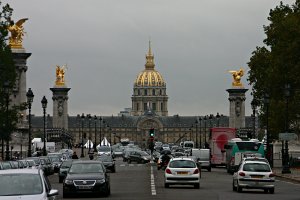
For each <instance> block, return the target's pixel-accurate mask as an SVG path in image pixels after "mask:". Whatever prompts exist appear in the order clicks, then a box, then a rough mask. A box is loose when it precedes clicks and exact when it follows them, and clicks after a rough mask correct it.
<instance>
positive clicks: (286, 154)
mask: <svg viewBox="0 0 300 200" xmlns="http://www.w3.org/2000/svg"><path fill="white" fill-rule="evenodd" d="M290 89H291V87H290V84H285V87H284V96H285V100H286V101H285V132H286V133H288V132H289V97H290V95H291V94H290ZM282 143H283V141H282ZM282 148H283V145H282ZM282 153H283V161H284V162H283V168H282V172H281V173H282V174H290V173H291V170H290V164H289V144H288V141H287V140H286V141H285V149H284V150H282Z"/></svg>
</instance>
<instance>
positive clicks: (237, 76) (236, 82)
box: [228, 68, 244, 87]
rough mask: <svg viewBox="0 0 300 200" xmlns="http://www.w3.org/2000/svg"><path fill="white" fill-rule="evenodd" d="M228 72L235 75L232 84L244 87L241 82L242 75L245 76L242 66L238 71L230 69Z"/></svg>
mask: <svg viewBox="0 0 300 200" xmlns="http://www.w3.org/2000/svg"><path fill="white" fill-rule="evenodd" d="M228 72H229V73H231V74H232V77H233V82H232V86H238V87H243V84H242V83H241V78H242V76H244V70H243V69H242V68H241V69H240V70H237V71H235V70H230V71H228Z"/></svg>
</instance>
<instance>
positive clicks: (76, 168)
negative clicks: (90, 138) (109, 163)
mask: <svg viewBox="0 0 300 200" xmlns="http://www.w3.org/2000/svg"><path fill="white" fill-rule="evenodd" d="M81 193H82V194H88V193H90V194H95V195H97V196H98V195H99V196H100V195H104V196H109V195H110V178H109V175H108V174H107V173H106V169H105V166H104V165H103V163H102V162H101V161H96V160H76V161H73V163H72V165H71V167H70V169H69V171H68V175H67V177H66V178H65V180H64V183H63V198H67V197H69V196H72V195H78V194H81Z"/></svg>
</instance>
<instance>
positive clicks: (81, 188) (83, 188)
mask: <svg viewBox="0 0 300 200" xmlns="http://www.w3.org/2000/svg"><path fill="white" fill-rule="evenodd" d="M92 187H93V186H88V185H80V186H78V189H80V190H87V189H91V188H92Z"/></svg>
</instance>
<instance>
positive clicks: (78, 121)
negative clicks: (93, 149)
mask: <svg viewBox="0 0 300 200" xmlns="http://www.w3.org/2000/svg"><path fill="white" fill-rule="evenodd" d="M76 124H77V131H78V144H80V142H79V141H80V115H79V114H77V117H76Z"/></svg>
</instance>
